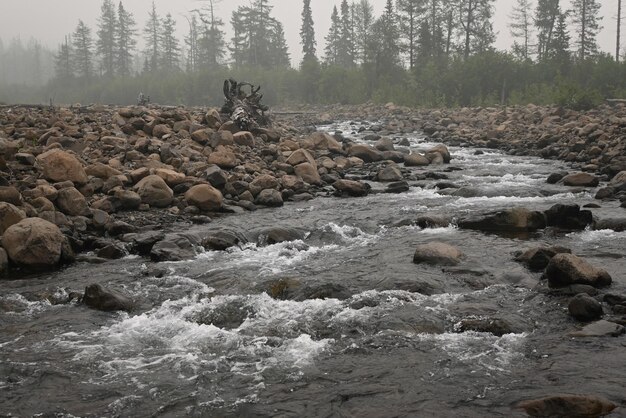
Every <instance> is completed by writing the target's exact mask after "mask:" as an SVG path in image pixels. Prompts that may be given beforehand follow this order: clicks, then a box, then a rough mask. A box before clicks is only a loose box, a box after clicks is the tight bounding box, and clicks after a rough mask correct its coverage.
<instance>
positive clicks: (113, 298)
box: [82, 283, 135, 312]
mask: <svg viewBox="0 0 626 418" xmlns="http://www.w3.org/2000/svg"><path fill="white" fill-rule="evenodd" d="M82 301H83V303H84V304H85V305H87V306H88V307H90V308H92V309H97V310H100V311H105V312H112V311H127V312H130V311H132V310H133V308H134V306H135V303H134V302H133V300H132V299H131V298H130V297H129V296H127V295H124V294H122V293H120V292H118V291H116V290H111V289H106V288H104V287H102V286H101V285H99V284H97V283H96V284H91V285H89V286H87V287H85V294H84V296H83V300H82Z"/></svg>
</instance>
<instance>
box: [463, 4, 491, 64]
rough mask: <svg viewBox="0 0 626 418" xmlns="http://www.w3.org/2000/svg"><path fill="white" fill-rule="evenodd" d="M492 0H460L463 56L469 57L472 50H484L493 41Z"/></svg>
mask: <svg viewBox="0 0 626 418" xmlns="http://www.w3.org/2000/svg"><path fill="white" fill-rule="evenodd" d="M493 2H494V0H462V1H461V4H460V10H461V19H460V24H461V32H462V36H463V56H464V57H465V59H467V58H469V56H470V54H471V53H472V52H482V51H485V50H486V49H487V48H489V46H490V45H491V44H492V43H493V41H494V40H495V39H494V33H493V23H492V21H491V17H492V15H493Z"/></svg>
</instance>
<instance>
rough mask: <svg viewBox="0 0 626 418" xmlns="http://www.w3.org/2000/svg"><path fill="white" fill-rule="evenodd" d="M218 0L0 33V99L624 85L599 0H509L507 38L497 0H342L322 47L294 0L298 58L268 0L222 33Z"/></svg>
mask: <svg viewBox="0 0 626 418" xmlns="http://www.w3.org/2000/svg"><path fill="white" fill-rule="evenodd" d="M219 1H220V0H203V1H202V3H201V5H202V7H200V8H199V9H197V10H193V11H190V12H189V15H188V16H186V17H185V19H186V23H187V24H188V33H187V34H186V35H185V36H184V37H183V38H182V39H179V38H178V37H177V33H176V21H175V19H174V18H173V16H172V15H171V14H169V13H168V14H165V15H164V16H163V15H160V14H159V12H158V10H157V8H156V6H155V5H154V3H153V4H152V7H151V9H150V10H147V11H146V19H145V22H144V24H143V25H142V26H141V27H140V26H139V25H138V24H137V22H136V19H135V17H134V16H133V15H132V14H131V13H130V12H128V11H127V10H126V9H125V8H124V4H123V3H122V2H119V3H118V4H117V5H115V4H114V3H113V1H112V0H103V1H102V3H101V8H100V16H99V19H98V24H97V27H96V28H90V27H88V26H87V25H86V24H85V23H84V22H83V21H82V20H79V21H78V22H77V25H76V27H75V29H74V30H73V31H72V32H71V33H68V34H67V36H66V37H65V39H64V41H63V42H62V43H61V45H59V46H58V49H57V50H56V51H51V50H50V49H48V48H47V47H45V46H43V45H42V44H41V42H39V41H37V40H31V41H29V42H27V43H26V44H24V43H23V42H22V41H21V40H19V39H14V40H12V41H10V42H8V43H7V44H5V43H3V42H2V41H1V40H0V101H3V102H7V103H18V102H19V103H49V102H52V103H56V104H58V103H63V104H68V103H75V102H80V103H95V102H98V103H112V104H130V103H134V102H136V100H137V96H138V95H139V93H143V94H145V95H148V96H150V97H151V100H152V101H153V102H156V103H161V104H185V105H207V104H209V105H213V104H219V103H221V101H222V96H221V87H222V83H223V80H224V79H226V78H230V77H232V78H235V79H238V80H247V81H250V82H253V83H254V84H257V85H259V84H260V85H262V86H263V87H264V90H263V91H264V93H265V101H266V102H267V103H268V104H273V105H276V104H282V105H288V104H293V103H311V104H318V103H319V104H326V103H345V104H356V103H364V102H367V101H373V102H378V103H385V102H389V101H393V102H395V103H398V104H403V105H410V106H428V107H440V106H448V107H451V106H468V105H495V104H526V103H535V104H561V105H567V106H571V107H578V108H584V107H590V106H593V105H595V104H597V103H599V102H601V101H602V100H603V99H605V98H609V97H619V98H626V64H624V63H623V62H621V61H620V51H621V45H620V43H619V36H618V37H617V42H616V51H615V55H610V54H607V53H604V52H601V51H600V50H599V48H598V43H597V35H598V33H599V31H600V30H601V29H602V24H603V22H602V17H601V16H600V14H599V12H600V4H599V1H598V0H574V1H573V2H572V6H571V9H568V10H565V9H564V8H563V7H562V5H561V3H560V2H559V0H537V2H533V1H532V0H515V7H514V9H513V13H512V14H511V16H510V23H509V28H510V34H511V36H513V37H514V38H515V43H514V45H513V46H512V48H511V49H510V50H509V51H499V50H496V49H495V48H494V47H493V44H494V41H495V36H496V34H495V33H494V30H493V18H494V17H493V11H494V1H495V0H452V1H443V0H395V1H394V0H387V1H386V6H385V8H384V10H383V12H382V14H381V15H380V16H376V15H375V13H374V9H373V7H372V4H371V1H370V0H355V1H352V2H348V0H342V1H341V2H339V3H338V4H337V5H335V7H334V8H333V11H332V14H331V16H330V17H329V18H330V22H331V25H330V29H329V31H328V33H327V34H325V38H324V39H325V42H324V45H323V46H319V48H318V45H317V43H316V36H315V23H314V21H313V17H312V11H311V0H303V1H302V14H301V29H300V45H301V48H302V54H301V55H302V57H303V58H302V60H301V62H298V63H294V62H292V60H291V57H290V53H289V50H288V47H287V42H286V39H285V33H284V29H283V25H282V23H281V22H280V21H278V20H277V19H276V18H275V17H274V16H273V14H272V12H273V10H272V6H271V5H270V1H269V0H254V1H251V2H250V4H249V5H248V6H240V7H238V8H237V9H236V10H235V11H234V12H233V13H232V15H231V16H230V19H229V22H228V24H229V25H230V31H229V33H230V38H228V37H227V34H226V31H225V28H226V23H225V22H224V20H223V19H222V17H221V16H219V13H218V11H217V10H218V8H217V6H218V4H217V3H219ZM618 1H619V4H620V8H619V11H616V12H617V13H618V16H619V14H620V13H621V0H618ZM617 21H618V22H619V21H620V19H617ZM618 33H619V29H618ZM140 41H141V47H140Z"/></svg>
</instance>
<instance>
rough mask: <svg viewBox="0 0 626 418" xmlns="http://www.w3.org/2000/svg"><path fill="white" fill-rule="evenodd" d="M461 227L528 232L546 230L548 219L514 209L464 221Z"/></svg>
mask: <svg viewBox="0 0 626 418" xmlns="http://www.w3.org/2000/svg"><path fill="white" fill-rule="evenodd" d="M459 227H460V228H463V229H476V230H479V231H503V232H527V231H536V230H538V229H542V228H545V227H546V219H545V216H544V214H543V213H541V212H537V211H530V210H528V209H525V208H514V209H508V210H503V211H499V212H494V213H491V214H487V215H485V216H478V217H471V218H465V219H462V220H460V221H459Z"/></svg>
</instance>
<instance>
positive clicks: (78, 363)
mask: <svg viewBox="0 0 626 418" xmlns="http://www.w3.org/2000/svg"><path fill="white" fill-rule="evenodd" d="M358 128H359V125H358V124H357V125H354V124H353V125H350V124H337V125H333V126H328V127H325V128H324V129H326V130H329V131H331V132H332V131H335V130H341V131H343V132H344V134H345V135H346V136H351V137H356V138H358V137H359V135H358V134H357V133H356V132H357V130H358ZM394 138H395V140H396V142H399V141H400V140H402V139H408V141H409V143H410V147H412V148H414V149H422V148H427V147H428V146H429V145H430V144H428V142H427V140H426V139H425V138H424V137H423V136H422V135H420V134H418V133H414V134H405V135H396V136H395V137H394ZM476 151H477V150H476V149H472V148H464V147H450V152H451V154H452V156H453V160H452V163H451V164H450V165H446V166H432V167H427V168H425V169H423V168H415V169H411V172H412V174H410V175H409V183H410V184H411V188H410V190H409V191H408V192H406V193H402V194H386V193H373V194H370V195H369V196H368V197H364V198H335V197H318V198H316V199H314V200H311V201H308V202H299V203H287V204H286V205H285V206H284V207H282V208H278V209H263V210H259V211H257V212H248V213H244V214H237V215H231V216H226V217H222V218H218V219H215V220H214V221H213V222H212V223H211V224H208V225H204V226H193V227H192V226H190V225H185V224H181V225H175V226H173V229H177V230H181V229H186V228H196V229H198V228H199V229H202V228H204V229H211V228H225V229H229V230H235V231H238V232H240V233H242V234H247V233H249V232H250V231H254V230H258V229H262V228H268V227H282V228H288V229H290V230H297V231H300V232H301V233H302V236H301V239H299V240H295V241H290V242H282V243H278V244H273V245H266V244H265V243H264V242H262V241H258V242H253V243H247V244H242V245H241V246H239V247H236V248H231V249H229V250H227V251H222V252H208V251H200V252H199V253H198V255H197V256H196V257H195V258H194V259H193V260H188V261H182V262H171V263H160V264H156V263H152V262H150V261H148V260H147V259H145V258H140V257H137V256H128V257H125V258H123V259H121V260H117V261H110V262H107V263H104V264H87V263H77V264H74V265H72V266H70V267H67V268H65V269H63V270H62V271H59V272H55V273H51V274H45V275H36V276H31V277H27V278H19V279H11V278H8V279H3V280H2V281H0V323H1V328H0V405H1V406H0V416H10V417H18V416H19V417H22V416H24V417H25V416H41V417H53V416H54V417H79V416H80V417H144V416H146V417H149V416H155V417H180V416H192V417H197V416H215V417H231V416H232V417H239V416H244V417H297V416H300V417H309V416H310V417H390V416H398V417H400V416H406V417H416V416H425V417H426V416H428V417H448V416H455V417H484V416H493V417H497V416H501V417H514V416H525V414H523V413H522V412H521V411H519V410H516V409H515V408H514V406H515V404H516V403H517V402H519V401H520V400H524V399H531V398H537V397H542V396H545V395H547V394H555V393H577V394H595V395H601V396H604V397H606V398H608V399H611V400H613V401H614V402H617V403H618V404H619V403H620V402H626V395H625V392H624V387H625V386H626V375H624V365H625V364H626V339H625V337H623V336H622V337H619V338H594V339H573V338H571V337H570V336H568V333H569V332H571V331H573V330H575V329H577V327H578V326H579V324H578V323H576V321H575V320H573V319H572V318H571V317H569V315H568V313H567V300H568V299H567V298H558V297H554V296H550V295H548V294H546V293H545V292H540V291H537V290H536V289H535V287H536V286H537V285H538V284H539V282H540V274H539V273H531V272H529V271H527V270H526V269H525V268H524V267H522V266H521V265H520V264H518V263H517V262H515V261H514V260H513V258H514V256H513V254H514V253H515V252H516V251H519V250H523V249H526V248H529V247H532V246H536V245H538V244H550V245H552V244H558V245H563V246H566V247H568V248H571V249H572V251H573V252H574V253H575V254H577V255H579V256H582V257H583V258H585V259H586V260H587V261H589V262H590V263H591V264H594V265H598V266H601V267H603V268H605V269H606V270H607V271H608V272H609V273H610V274H611V275H612V276H613V279H614V282H613V285H612V289H611V291H612V292H614V293H622V294H623V293H625V292H626V278H625V277H624V273H625V272H626V257H625V249H626V232H614V231H612V230H601V231H591V230H585V231H578V232H558V231H553V230H546V231H542V232H540V233H533V234H529V235H526V236H503V235H497V234H485V233H481V232H478V231H469V230H461V229H459V228H457V227H455V226H454V225H452V226H448V227H440V228H432V229H421V228H419V227H417V226H414V225H411V221H413V220H414V219H415V218H416V217H417V216H419V215H425V214H428V215H446V216H451V217H454V218H460V217H463V216H467V215H471V214H476V213H483V212H488V211H492V210H495V209H505V208H511V207H518V206H522V207H526V208H529V209H539V210H545V209H548V208H549V207H551V206H552V205H554V204H556V203H567V202H573V203H578V204H585V203H591V202H594V200H593V195H594V191H593V190H573V189H571V188H567V187H564V186H562V185H548V184H546V181H545V179H546V178H547V177H548V175H549V174H550V173H553V172H555V171H561V170H567V166H566V165H565V163H561V162H555V161H549V160H541V159H538V158H534V157H521V156H509V155H504V154H502V153H500V152H498V151H494V150H487V149H484V150H481V151H482V152H476ZM441 181H445V182H449V183H453V184H455V185H457V186H460V187H461V188H462V190H464V193H463V195H464V196H465V197H461V196H459V195H458V193H457V195H452V194H451V193H450V191H449V190H447V189H446V190H440V189H438V188H436V187H435V185H436V184H437V183H439V182H441ZM372 187H373V190H374V191H376V190H382V189H383V188H384V186H383V185H381V184H380V183H372ZM453 190H454V189H453ZM593 210H594V214H595V215H596V216H598V217H600V218H612V217H620V216H622V217H623V215H624V209H621V208H619V206H618V203H616V202H602V208H598V209H593ZM434 240H436V241H443V242H446V243H449V244H452V245H454V246H456V247H458V248H459V249H460V250H461V251H462V252H463V253H464V254H465V255H466V258H465V260H464V261H463V262H462V263H461V264H460V265H458V266H456V267H441V266H427V265H416V264H413V263H412V256H413V253H414V251H415V247H416V246H417V245H418V244H422V243H426V242H430V241H434ZM94 282H98V283H101V284H103V285H104V286H106V287H110V288H113V289H118V290H121V291H123V292H125V293H127V294H129V295H131V296H132V297H133V298H135V299H136V300H138V301H139V305H138V308H137V309H136V310H135V311H134V312H132V313H130V314H129V313H106V312H100V311H95V310H91V309H88V308H87V307H85V306H83V305H80V304H76V303H75V302H72V303H70V304H59V305H53V304H51V303H50V302H48V301H47V300H46V301H41V300H38V298H37V297H36V296H34V295H40V294H42V293H46V292H48V293H53V294H54V293H56V294H57V296H58V297H59V298H62V297H63V295H64V294H66V293H67V292H68V289H69V290H75V291H80V290H82V289H84V287H85V286H86V285H87V284H90V283H94ZM39 299H40V298H39ZM467 318H475V319H476V318H477V319H481V318H483V319H484V318H490V319H494V318H495V319H499V320H502V321H504V322H506V323H507V324H508V327H509V328H510V331H511V332H510V333H506V334H504V335H502V336H496V335H494V334H491V333H485V332H475V331H463V329H462V327H461V326H460V321H461V320H463V319H467ZM612 416H620V415H619V409H618V410H616V412H615V413H614V414H613V415H612Z"/></svg>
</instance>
